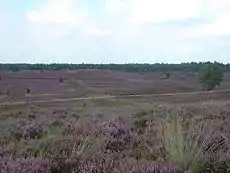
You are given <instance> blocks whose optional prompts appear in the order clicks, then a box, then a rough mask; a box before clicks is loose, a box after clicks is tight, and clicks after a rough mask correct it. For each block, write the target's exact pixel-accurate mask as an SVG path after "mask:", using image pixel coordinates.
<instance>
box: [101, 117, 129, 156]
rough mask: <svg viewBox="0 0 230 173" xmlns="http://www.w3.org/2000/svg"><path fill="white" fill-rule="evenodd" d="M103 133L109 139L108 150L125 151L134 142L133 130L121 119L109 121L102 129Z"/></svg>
mask: <svg viewBox="0 0 230 173" xmlns="http://www.w3.org/2000/svg"><path fill="white" fill-rule="evenodd" d="M101 133H102V134H103V135H104V136H105V137H106V139H107V147H106V148H107V149H108V150H112V151H119V150H123V149H125V147H126V146H127V145H128V144H130V143H131V142H132V140H133V134H132V132H131V128H130V127H129V126H128V124H126V123H125V122H124V120H122V119H121V118H117V119H113V120H109V121H107V122H105V123H104V124H103V125H102V127H101Z"/></svg>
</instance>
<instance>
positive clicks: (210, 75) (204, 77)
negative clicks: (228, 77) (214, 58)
mask: <svg viewBox="0 0 230 173" xmlns="http://www.w3.org/2000/svg"><path fill="white" fill-rule="evenodd" d="M222 80H223V71H222V70H221V68H220V66H219V65H218V64H217V63H214V64H206V65H205V66H204V68H203V69H202V71H201V72H200V81H201V83H202V85H203V87H204V89H205V90H207V91H210V90H213V89H214V88H215V87H216V86H219V85H220V83H221V82H222Z"/></svg>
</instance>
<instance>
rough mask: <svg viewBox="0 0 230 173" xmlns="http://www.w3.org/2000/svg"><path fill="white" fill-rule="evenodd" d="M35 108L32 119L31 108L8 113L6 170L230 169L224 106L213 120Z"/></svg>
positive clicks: (180, 113)
mask: <svg viewBox="0 0 230 173" xmlns="http://www.w3.org/2000/svg"><path fill="white" fill-rule="evenodd" d="M125 109H126V108H125ZM30 110H31V109H30ZM35 110H36V109H35V108H33V117H31V118H28V117H29V115H30V114H31V112H30V111H29V112H28V111H25V108H24V111H20V116H18V114H19V113H18V112H17V111H16V112H14V113H11V114H7V116H4V113H2V115H1V117H4V119H3V118H2V120H1V121H2V123H1V125H0V127H1V128H0V129H1V130H0V172H3V173H8V172H9V173H11V172H12V173H28V172H30V173H38V172H44V173H93V172H99V173H118V172H119V173H126V172H131V173H137V172H150V173H151V172H153V173H155V172H166V173H167V172H168V173H173V172H175V173H187V172H191V173H193V172H194V173H199V172H207V171H209V172H214V173H215V172H216V173H217V172H218V173H219V172H227V171H228V169H229V166H230V165H229V164H230V157H229V155H228V153H229V152H230V148H229V144H228V136H229V122H230V121H229V120H230V119H229V116H228V114H229V112H230V109H229V107H227V106H225V105H224V106H222V107H221V108H219V109H217V110H215V115H216V116H215V117H214V118H213V115H210V112H209V111H210V108H208V107H207V108H202V110H200V109H199V108H198V107H197V108H196V111H192V110H193V109H192V108H189V107H187V108H186V107H177V108H171V107H168V106H162V105H154V106H152V107H151V109H142V110H140V111H138V112H134V113H132V114H129V113H127V114H126V115H125V116H124V115H123V116H120V115H115V116H110V115H107V114H103V115H102V114H101V113H100V114H93V113H92V114H90V115H87V116H86V115H85V114H84V113H83V112H82V113H81V112H76V110H73V109H70V108H68V109H58V110H57V109H56V110H55V111H53V113H52V112H50V111H48V112H49V113H48V112H47V113H46V114H44V110H41V111H39V109H37V110H36V111H35ZM95 110H96V109H95ZM200 113H202V114H203V115H202V116H200ZM213 113H214V112H213ZM14 114H17V116H16V115H14ZM218 117H222V118H221V119H219V118H218ZM217 124H218V125H217ZM219 127H221V128H219ZM211 129H212V130H211Z"/></svg>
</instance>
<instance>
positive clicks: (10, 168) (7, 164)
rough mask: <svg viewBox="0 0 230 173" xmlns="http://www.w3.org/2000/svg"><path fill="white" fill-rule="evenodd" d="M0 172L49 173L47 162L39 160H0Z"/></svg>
mask: <svg viewBox="0 0 230 173" xmlns="http://www.w3.org/2000/svg"><path fill="white" fill-rule="evenodd" d="M0 172H2V173H11V172H12V173H28V172H30V173H49V172H50V166H49V161H48V160H46V159H40V158H27V159H24V158H17V159H13V158H1V160H0Z"/></svg>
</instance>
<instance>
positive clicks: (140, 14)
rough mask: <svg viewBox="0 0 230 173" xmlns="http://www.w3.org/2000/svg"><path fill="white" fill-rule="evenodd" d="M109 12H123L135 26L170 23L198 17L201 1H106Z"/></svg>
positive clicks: (127, 19)
mask: <svg viewBox="0 0 230 173" xmlns="http://www.w3.org/2000/svg"><path fill="white" fill-rule="evenodd" d="M105 8H106V10H107V11H113V12H114V11H117V13H120V12H121V11H122V12H123V13H124V15H125V16H123V17H124V18H126V21H128V22H131V23H134V24H146V23H147V24H148V23H159V22H168V21H171V20H181V19H187V18H193V17H198V16H199V15H200V14H201V3H200V0H173V1H172V0H160V1H159V0H106V2H105Z"/></svg>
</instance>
